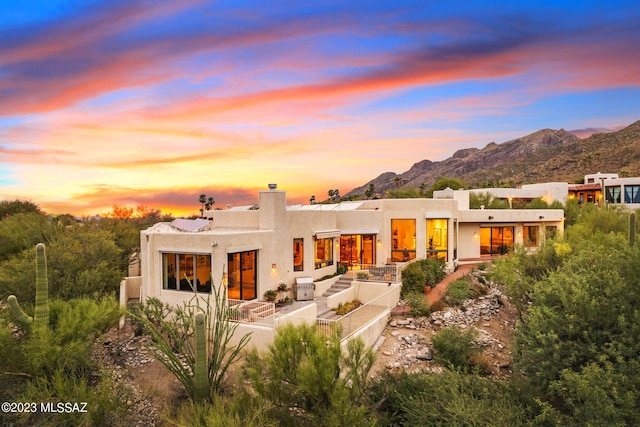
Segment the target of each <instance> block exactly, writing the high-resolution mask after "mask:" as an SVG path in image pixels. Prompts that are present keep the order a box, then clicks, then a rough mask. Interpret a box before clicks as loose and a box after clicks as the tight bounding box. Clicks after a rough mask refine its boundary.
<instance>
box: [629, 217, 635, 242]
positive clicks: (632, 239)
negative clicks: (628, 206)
mask: <svg viewBox="0 0 640 427" xmlns="http://www.w3.org/2000/svg"><path fill="white" fill-rule="evenodd" d="M635 244H636V213H635V212H631V213H630V214H629V247H633V246H635Z"/></svg>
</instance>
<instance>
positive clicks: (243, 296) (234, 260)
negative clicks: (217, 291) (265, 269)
mask: <svg viewBox="0 0 640 427" xmlns="http://www.w3.org/2000/svg"><path fill="white" fill-rule="evenodd" d="M257 259H258V251H246V252H236V253H232V254H227V262H228V263H229V266H228V276H227V277H228V286H227V296H228V297H229V298H230V299H237V300H250V299H255V298H256V297H257V296H256V294H257V284H258V283H257V282H258V279H257V278H258V275H257V266H258V264H257Z"/></svg>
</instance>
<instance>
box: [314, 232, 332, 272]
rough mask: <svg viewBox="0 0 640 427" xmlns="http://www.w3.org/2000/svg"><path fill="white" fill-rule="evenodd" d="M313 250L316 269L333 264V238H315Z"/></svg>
mask: <svg viewBox="0 0 640 427" xmlns="http://www.w3.org/2000/svg"><path fill="white" fill-rule="evenodd" d="M314 252H315V254H314V258H315V266H316V269H318V268H323V267H328V266H330V265H333V239H316V241H315V250H314Z"/></svg>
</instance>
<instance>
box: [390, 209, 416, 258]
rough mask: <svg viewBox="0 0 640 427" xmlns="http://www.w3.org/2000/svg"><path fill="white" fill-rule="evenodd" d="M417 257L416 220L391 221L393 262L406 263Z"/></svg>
mask: <svg viewBox="0 0 640 427" xmlns="http://www.w3.org/2000/svg"><path fill="white" fill-rule="evenodd" d="M415 257H416V220H415V219H392V220H391V260H392V261H397V262H404V261H409V260H412V259H414V258H415Z"/></svg>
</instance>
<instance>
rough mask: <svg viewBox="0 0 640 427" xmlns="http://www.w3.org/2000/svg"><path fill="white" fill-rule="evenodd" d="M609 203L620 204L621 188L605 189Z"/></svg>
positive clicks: (617, 186)
mask: <svg viewBox="0 0 640 427" xmlns="http://www.w3.org/2000/svg"><path fill="white" fill-rule="evenodd" d="M604 192H605V197H606V200H607V203H620V186H619V185H616V186H612V187H606V188H605V189H604Z"/></svg>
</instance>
